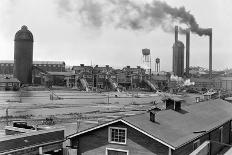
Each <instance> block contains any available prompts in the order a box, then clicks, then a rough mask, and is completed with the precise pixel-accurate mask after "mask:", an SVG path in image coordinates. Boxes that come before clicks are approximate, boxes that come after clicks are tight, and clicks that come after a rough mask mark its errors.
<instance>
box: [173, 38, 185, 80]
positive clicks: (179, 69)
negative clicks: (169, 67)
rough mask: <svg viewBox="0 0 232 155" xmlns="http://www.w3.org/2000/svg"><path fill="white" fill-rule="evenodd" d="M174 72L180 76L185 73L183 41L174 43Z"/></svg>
mask: <svg viewBox="0 0 232 155" xmlns="http://www.w3.org/2000/svg"><path fill="white" fill-rule="evenodd" d="M173 72H174V74H175V75H177V76H178V77H182V76H183V74H184V44H183V43H182V42H181V41H177V42H175V43H174V44H173Z"/></svg>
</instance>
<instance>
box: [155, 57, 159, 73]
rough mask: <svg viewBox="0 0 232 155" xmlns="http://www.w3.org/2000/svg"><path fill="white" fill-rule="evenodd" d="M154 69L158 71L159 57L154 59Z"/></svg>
mask: <svg viewBox="0 0 232 155" xmlns="http://www.w3.org/2000/svg"><path fill="white" fill-rule="evenodd" d="M155 71H156V72H160V58H156V59H155Z"/></svg>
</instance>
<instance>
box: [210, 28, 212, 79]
mask: <svg viewBox="0 0 232 155" xmlns="http://www.w3.org/2000/svg"><path fill="white" fill-rule="evenodd" d="M209 31H210V34H209V78H210V79H211V78H212V28H210V29H209Z"/></svg>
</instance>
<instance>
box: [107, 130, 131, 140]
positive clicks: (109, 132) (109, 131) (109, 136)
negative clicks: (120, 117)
mask: <svg viewBox="0 0 232 155" xmlns="http://www.w3.org/2000/svg"><path fill="white" fill-rule="evenodd" d="M111 129H118V130H125V142H115V141H112V140H111ZM108 142H109V143H113V144H126V142H127V128H120V127H109V128H108Z"/></svg>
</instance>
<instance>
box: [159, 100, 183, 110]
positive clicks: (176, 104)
mask: <svg viewBox="0 0 232 155" xmlns="http://www.w3.org/2000/svg"><path fill="white" fill-rule="evenodd" d="M163 100H164V101H165V105H166V109H172V110H175V111H179V110H181V102H182V101H183V100H182V99H180V98H177V97H169V98H165V99H163Z"/></svg>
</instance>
